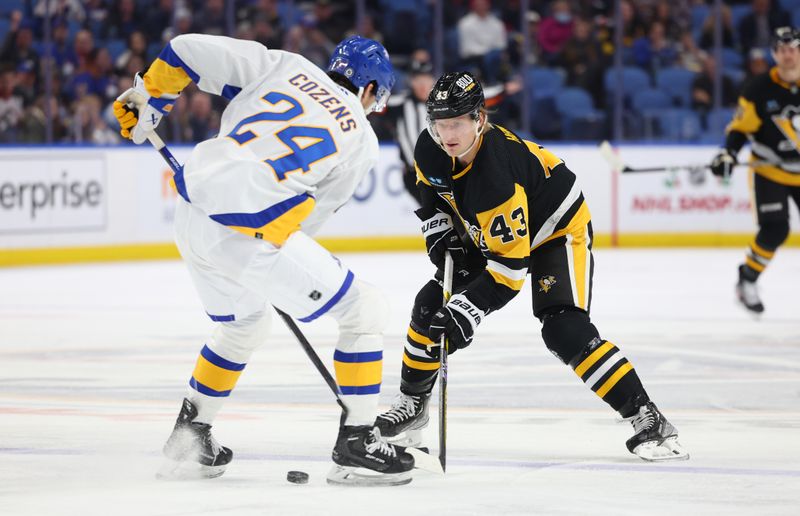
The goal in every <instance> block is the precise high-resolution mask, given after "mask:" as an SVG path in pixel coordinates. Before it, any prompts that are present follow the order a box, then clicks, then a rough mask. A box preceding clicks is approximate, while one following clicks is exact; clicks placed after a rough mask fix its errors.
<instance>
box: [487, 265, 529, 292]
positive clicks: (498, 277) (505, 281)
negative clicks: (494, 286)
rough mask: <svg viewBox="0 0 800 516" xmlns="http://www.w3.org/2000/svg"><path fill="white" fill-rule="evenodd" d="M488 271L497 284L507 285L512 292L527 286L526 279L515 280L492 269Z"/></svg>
mask: <svg viewBox="0 0 800 516" xmlns="http://www.w3.org/2000/svg"><path fill="white" fill-rule="evenodd" d="M487 271H488V272H489V275H490V276H491V277H492V278H493V279H494V281H495V282H496V283H499V284H501V285H505V286H507V287H508V288H510V289H512V290H522V286H523V285H524V284H525V278H522V279H520V280H515V279H513V278H509V277H508V276H506V275H505V274H501V273H499V272H497V271H495V270H492V269H487Z"/></svg>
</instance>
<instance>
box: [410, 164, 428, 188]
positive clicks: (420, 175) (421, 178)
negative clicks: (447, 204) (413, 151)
mask: <svg viewBox="0 0 800 516" xmlns="http://www.w3.org/2000/svg"><path fill="white" fill-rule="evenodd" d="M414 170H416V171H417V183H420V182H422V183H423V184H426V185H428V186H431V184H430V183H429V182H428V180H427V179H425V174H423V173H422V170H420V169H419V166H417V162H416V161H415V162H414Z"/></svg>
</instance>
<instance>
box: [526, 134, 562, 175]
mask: <svg viewBox="0 0 800 516" xmlns="http://www.w3.org/2000/svg"><path fill="white" fill-rule="evenodd" d="M523 141H524V142H525V146H526V147H528V150H529V151H530V153H531V154H533V155H534V156H536V159H538V160H539V164H540V165H542V168H543V169H544V176H545V177H550V172H551V171H552V170H553V169H554V168H556V167H557V166H558V165H561V164H562V163H564V160H562V159H561V158H559V157H558V156H556V155H555V154H553V153H552V152H550V151H549V150H547V149H545V148H544V147H542V146H540V145H538V144H536V143H534V142H532V141H529V140H523Z"/></svg>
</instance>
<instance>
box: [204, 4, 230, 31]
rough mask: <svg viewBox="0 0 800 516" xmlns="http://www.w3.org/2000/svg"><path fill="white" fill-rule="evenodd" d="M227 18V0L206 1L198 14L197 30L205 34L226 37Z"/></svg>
mask: <svg viewBox="0 0 800 516" xmlns="http://www.w3.org/2000/svg"><path fill="white" fill-rule="evenodd" d="M225 18H226V14H225V0H205V2H204V3H203V7H202V9H201V10H200V12H199V13H198V14H197V20H198V23H197V30H198V31H199V32H202V33H203V34H212V35H215V36H224V35H225V34H226V31H225Z"/></svg>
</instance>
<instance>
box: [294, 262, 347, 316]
mask: <svg viewBox="0 0 800 516" xmlns="http://www.w3.org/2000/svg"><path fill="white" fill-rule="evenodd" d="M352 284H353V273H352V272H350V271H347V276H346V277H345V278H344V283H342V286H341V287H340V288H339V291H338V292H336V294H334V296H333V297H332V298H330V299H329V300H328V302H327V303H325V304H324V305H323V306H322V308H320V309H319V310H317V311H316V312H314V313H313V314H311V315H309V316H308V317H303V318H302V319H299V321H300V322H311V321H313V320H314V319H316V318H317V317H319V316H321V315H325V313H326V312H327V311H328V310H330V309H331V308H333V306H334V305H335V304H336V303H338V302H339V300H340V299H341V298H342V296H344V295H345V294H346V293H347V291H348V290H350V285H352Z"/></svg>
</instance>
